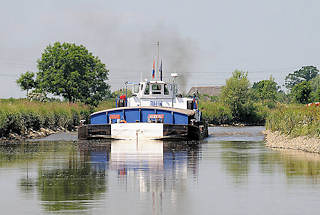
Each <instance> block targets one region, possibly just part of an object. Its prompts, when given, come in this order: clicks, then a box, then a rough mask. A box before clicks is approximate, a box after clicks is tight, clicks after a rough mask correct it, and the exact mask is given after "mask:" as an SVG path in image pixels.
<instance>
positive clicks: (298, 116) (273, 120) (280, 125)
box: [266, 105, 320, 137]
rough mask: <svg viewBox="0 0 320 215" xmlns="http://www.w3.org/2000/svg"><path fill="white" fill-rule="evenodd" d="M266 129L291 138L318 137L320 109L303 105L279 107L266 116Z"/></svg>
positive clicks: (319, 134)
mask: <svg viewBox="0 0 320 215" xmlns="http://www.w3.org/2000/svg"><path fill="white" fill-rule="evenodd" d="M266 128H267V129H269V130H271V131H279V132H281V133H282V134H285V135H289V136H291V137H297V136H309V137H320V109H319V107H307V106H305V105H279V106H278V107H277V108H276V109H274V110H273V111H271V113H270V114H269V115H268V117H267V120H266Z"/></svg>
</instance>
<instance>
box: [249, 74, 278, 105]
mask: <svg viewBox="0 0 320 215" xmlns="http://www.w3.org/2000/svg"><path fill="white" fill-rule="evenodd" d="M278 89H279V86H278V85H277V83H276V82H275V81H274V78H273V77H272V76H271V77H270V79H269V80H262V81H259V82H255V83H254V84H253V86H252V91H253V94H254V97H256V98H257V99H258V100H262V101H264V100H270V101H275V100H276V99H277V94H278Z"/></svg>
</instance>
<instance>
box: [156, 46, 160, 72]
mask: <svg viewBox="0 0 320 215" xmlns="http://www.w3.org/2000/svg"><path fill="white" fill-rule="evenodd" d="M157 46H158V55H157V73H158V75H159V76H160V74H159V54H160V42H159V41H158V42H157Z"/></svg>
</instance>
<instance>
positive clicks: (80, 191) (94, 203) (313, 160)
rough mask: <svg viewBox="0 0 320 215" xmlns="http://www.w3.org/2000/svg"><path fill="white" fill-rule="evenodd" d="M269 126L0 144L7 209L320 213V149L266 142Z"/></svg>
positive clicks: (0, 195) (1, 201)
mask: <svg viewBox="0 0 320 215" xmlns="http://www.w3.org/2000/svg"><path fill="white" fill-rule="evenodd" d="M263 129H264V128H263V127H244V128H213V129H211V130H210V133H212V134H213V135H214V136H211V137H210V138H208V139H207V140H206V141H205V142H203V143H201V144H199V145H195V144H192V143H186V142H184V143H178V142H171V143H170V142H161V141H153V142H138V143H136V142H125V141H113V142H111V143H101V142H100V143H99V142H79V143H77V142H72V141H64V139H70V140H72V139H73V138H74V137H72V136H71V137H70V135H69V137H68V135H61V136H60V137H59V135H58V137H57V138H56V139H58V140H59V141H53V140H54V139H55V138H52V137H51V138H47V140H46V141H39V142H30V143H25V144H11V145H1V146H0V191H1V192H0V206H1V208H0V210H1V214H9V213H10V214H255V215H256V214H317V213H318V211H319V209H320V206H319V199H320V156H319V155H317V154H308V153H302V152H296V151H283V150H282V151H280V150H271V149H268V148H265V146H264V142H263V136H262V134H261V133H260V131H261V130H263Z"/></svg>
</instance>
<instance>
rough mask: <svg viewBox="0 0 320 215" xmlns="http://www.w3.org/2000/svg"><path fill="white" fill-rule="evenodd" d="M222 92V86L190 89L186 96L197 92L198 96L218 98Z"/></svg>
mask: <svg viewBox="0 0 320 215" xmlns="http://www.w3.org/2000/svg"><path fill="white" fill-rule="evenodd" d="M221 91H222V86H210V87H191V89H190V90H189V92H188V95H192V94H193V93H195V92H198V93H199V94H200V95H208V96H219V95H220V94H221Z"/></svg>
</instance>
